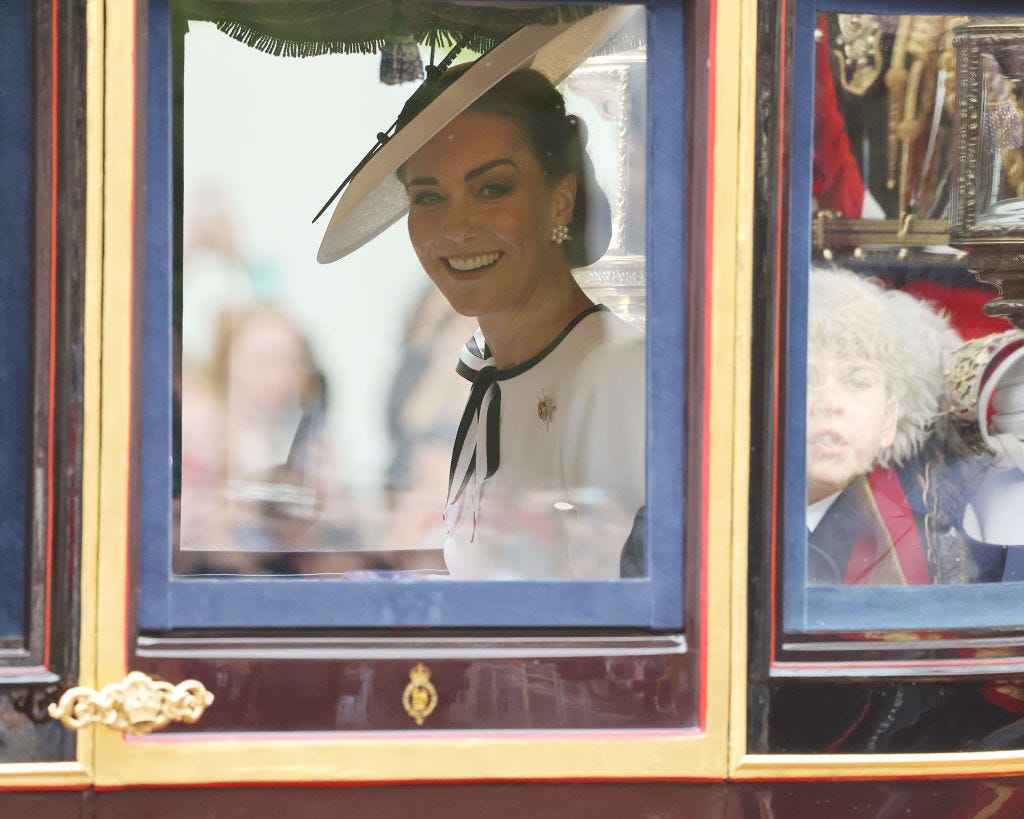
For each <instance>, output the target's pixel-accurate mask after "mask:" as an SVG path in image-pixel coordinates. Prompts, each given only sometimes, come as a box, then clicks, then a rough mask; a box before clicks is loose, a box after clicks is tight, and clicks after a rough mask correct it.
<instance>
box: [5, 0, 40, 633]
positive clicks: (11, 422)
mask: <svg viewBox="0 0 1024 819" xmlns="http://www.w3.org/2000/svg"><path fill="white" fill-rule="evenodd" d="M0 32H2V33H3V35H4V36H3V48H2V49H0V82H2V85H0V179H3V180H4V182H3V185H2V186H0V224H2V225H3V230H2V231H0V293H2V294H3V320H2V321H0V351H2V354H0V474H2V475H4V476H5V478H6V480H4V481H2V482H0V563H2V565H3V567H4V570H3V572H2V573H0V638H5V639H10V638H14V639H19V638H20V639H22V640H24V639H25V636H26V635H25V626H26V623H25V608H26V584H27V565H28V551H29V548H30V545H29V531H28V520H29V515H30V514H31V512H30V508H29V488H30V486H31V480H30V477H29V476H30V470H29V459H30V452H31V447H32V348H33V342H32V316H33V291H32V283H33V281H34V280H35V276H34V275H33V272H32V267H31V266H32V237H33V222H32V207H31V203H32V174H33V164H32V159H33V141H32V139H33V115H32V109H33V104H34V96H35V95H34V88H35V83H34V79H33V72H32V44H33V40H34V27H33V8H32V4H30V3H0Z"/></svg>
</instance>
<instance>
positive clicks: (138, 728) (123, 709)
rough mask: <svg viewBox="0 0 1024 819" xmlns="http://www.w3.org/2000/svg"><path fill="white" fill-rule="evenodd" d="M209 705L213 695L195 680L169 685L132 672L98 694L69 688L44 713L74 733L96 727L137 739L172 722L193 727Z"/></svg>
mask: <svg viewBox="0 0 1024 819" xmlns="http://www.w3.org/2000/svg"><path fill="white" fill-rule="evenodd" d="M212 702H213V694H211V693H210V692H209V691H208V690H207V689H206V686H204V685H203V684H202V683H201V682H199V681H198V680H185V681H184V682H181V683H178V684H177V685H171V684H170V683H169V682H164V681H163V680H154V679H153V678H152V677H150V676H148V675H146V674H143V673H142V672H141V671H132V672H129V674H128V676H127V677H125V678H124V679H123V680H122V681H121V682H119V683H112V684H110V685H106V686H104V687H103V689H102V690H100V691H96V690H94V689H92V688H86V687H85V686H76V687H74V688H69V689H68V690H67V691H65V692H64V694H63V695H62V696H61V698H60V701H59V702H55V703H50V707H49V708H48V709H47V711H48V713H49V714H50V716H51V717H53V718H54V719H58V720H60V721H61V723H63V724H64V726H65V727H67V728H70V729H71V730H73V731H77V730H78V729H79V728H84V727H85V726H87V725H91V724H93V723H97V724H99V725H106V726H107V727H108V728H111V729H113V730H115V731H127V732H128V733H129V734H133V735H136V736H137V735H139V734H147V733H149V732H150V731H155V730H156V729H158V728H163V727H164V726H165V725H168V724H170V723H172V722H186V723H193V722H195V721H196V720H198V719H199V718H200V717H201V716H202V715H203V712H204V711H205V710H206V709H207V707H208V706H209V705H210V704H211V703H212Z"/></svg>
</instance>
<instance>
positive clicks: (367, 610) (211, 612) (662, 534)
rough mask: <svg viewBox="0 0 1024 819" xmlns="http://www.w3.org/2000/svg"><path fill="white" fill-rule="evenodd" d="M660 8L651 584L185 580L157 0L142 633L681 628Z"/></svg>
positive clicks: (679, 427) (153, 12)
mask: <svg viewBox="0 0 1024 819" xmlns="http://www.w3.org/2000/svg"><path fill="white" fill-rule="evenodd" d="M648 8H649V19H648V28H649V39H648V59H649V62H648V65H649V77H648V96H649V98H650V99H656V100H658V105H652V106H650V112H649V122H648V140H649V143H648V144H649V151H650V153H649V162H648V168H649V169H653V168H657V169H658V173H653V172H650V171H649V172H648V198H647V210H648V214H649V217H650V218H649V219H648V227H647V230H648V238H647V242H648V244H647V247H648V294H649V295H648V300H647V301H648V321H647V323H648V330H649V331H648V336H647V360H648V379H647V487H648V488H647V506H648V510H649V512H648V516H647V518H648V523H647V526H648V529H647V543H648V549H647V561H648V578H642V579H624V580H608V581H537V582H525V581H482V582H481V581H454V580H452V581H449V580H445V581H438V582H430V581H423V580H417V581H410V582H403V581H400V580H397V579H395V580H363V579H360V580H343V579H329V578H324V579H310V578H293V577H218V578H209V577H184V576H176V575H174V573H173V572H172V569H171V548H170V543H171V510H170V503H169V499H170V497H171V469H170V466H169V465H170V462H171V457H172V454H173V449H172V446H171V423H172V418H171V399H172V396H171V372H172V362H171V309H172V294H171V265H172V248H173V244H172V242H173V237H172V224H173V221H172V216H173V214H172V210H171V207H172V206H171V203H172V196H171V191H172V179H173V177H172V151H173V145H172V136H171V134H172V130H171V121H170V116H171V111H172V105H171V79H172V78H171V73H170V65H171V55H170V43H171V37H170V10H169V0H150V5H149V28H148V56H147V66H148V71H147V75H146V76H147V87H146V93H147V111H148V114H147V125H146V140H147V143H146V151H147V157H146V173H147V184H146V202H145V208H146V211H145V224H146V252H145V271H144V274H145V275H144V276H143V277H141V278H140V280H141V281H143V282H144V285H145V295H144V301H145V306H144V313H145V314H144V318H143V321H144V324H145V330H144V337H145V343H144V348H145V349H144V353H143V364H142V368H141V372H142V378H143V389H142V391H141V394H142V395H144V396H145V400H144V401H143V404H142V407H141V412H142V428H143V435H142V444H141V447H142V451H141V478H140V480H141V486H140V492H141V503H140V509H141V512H140V515H141V520H140V538H141V548H140V586H141V588H140V594H139V624H140V627H141V628H142V629H143V630H158V631H164V630H170V629H176V628H224V627H247V628H278V627H394V626H410V627H421V626H437V627H440V626H448V627H473V626H475V627H504V628H508V627H587V628H590V627H608V628H612V627H617V628H622V627H639V628H644V629H655V630H673V631H680V630H681V629H682V623H683V501H684V463H685V455H686V451H685V441H684V436H683V429H684V426H683V422H684V409H683V408H684V407H685V401H684V396H685V394H686V393H685V385H684V377H685V361H686V357H685V356H684V355H683V350H684V339H685V334H686V327H685V321H684V316H685V312H686V311H685V300H684V284H685V283H684V277H683V271H682V270H681V261H680V260H682V259H685V258H686V255H685V253H684V251H685V236H684V235H683V223H684V220H683V219H682V218H681V216H682V213H683V208H684V203H685V198H686V197H685V191H686V180H685V178H684V162H683V157H684V154H683V151H684V145H683V139H682V138H681V135H682V134H683V133H684V99H683V94H682V89H683V88H684V87H685V83H684V79H685V78H684V77H683V64H684V61H683V47H682V44H683V19H684V14H683V7H682V3H681V2H679V0H652V2H651V3H649V6H648ZM667 169H672V172H668V171H667ZM310 252H312V249H311V251H310ZM654 396H657V400H655V398H654ZM654 442H657V446H655V445H654Z"/></svg>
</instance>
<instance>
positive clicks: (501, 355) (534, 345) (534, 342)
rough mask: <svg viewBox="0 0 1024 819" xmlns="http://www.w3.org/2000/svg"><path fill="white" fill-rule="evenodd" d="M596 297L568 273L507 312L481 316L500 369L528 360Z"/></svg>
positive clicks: (481, 324)
mask: <svg viewBox="0 0 1024 819" xmlns="http://www.w3.org/2000/svg"><path fill="white" fill-rule="evenodd" d="M593 304H594V302H593V301H591V300H590V298H589V297H588V296H587V295H586V294H585V293H584V292H583V291H582V290H581V289H580V286H579V285H578V284H577V283H576V280H575V279H574V278H572V275H571V274H569V275H567V276H565V277H564V278H561V277H560V278H559V279H558V285H557V286H555V287H552V288H550V289H548V290H546V291H545V292H544V293H542V294H541V293H539V294H537V297H536V298H534V299H531V301H530V303H529V304H527V305H524V306H523V307H521V308H519V309H516V310H512V311H509V312H507V313H494V314H491V315H486V316H479V317H478V320H479V322H480V329H481V330H483V333H484V338H485V339H486V340H487V347H488V350H489V351H490V353H491V355H492V356H493V357H494V360H495V363H496V364H497V366H498V369H500V370H507V369H509V368H511V367H515V366H518V365H519V364H522V363H523V362H525V361H529V360H530V359H531V358H533V357H534V356H535V355H537V354H538V353H539V352H540V351H541V350H543V349H544V348H545V347H547V346H548V345H549V344H550V343H551V342H552V341H554V340H555V338H557V337H558V334H559V333H561V332H562V331H563V330H564V329H565V328H566V326H567V325H568V324H569V322H570V321H572V320H573V319H574V318H576V316H578V315H579V314H580V313H582V312H583V311H584V310H586V309H587V308H588V307H592V306H593Z"/></svg>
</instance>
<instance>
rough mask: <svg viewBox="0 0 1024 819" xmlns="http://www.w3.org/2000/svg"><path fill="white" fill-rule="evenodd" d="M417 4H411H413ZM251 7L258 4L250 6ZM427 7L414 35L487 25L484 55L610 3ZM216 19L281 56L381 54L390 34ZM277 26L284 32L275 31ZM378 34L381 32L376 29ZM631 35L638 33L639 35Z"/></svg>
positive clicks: (458, 33) (478, 45)
mask: <svg viewBox="0 0 1024 819" xmlns="http://www.w3.org/2000/svg"><path fill="white" fill-rule="evenodd" d="M413 5H414V4H406V7H407V8H409V7H410V6H413ZM250 8H254V7H252V6H250ZM424 8H429V9H430V12H429V15H428V14H427V13H426V12H424V13H423V14H422V16H424V17H426V16H429V17H430V18H431V19H430V20H420V21H418V22H419V23H420V25H417V24H416V23H414V24H413V26H414V37H415V38H416V41H417V42H418V43H420V44H421V45H430V44H431V43H432V42H433V43H434V44H435V45H436V46H438V47H439V48H442V49H443V48H449V47H451V46H452V45H453V44H454V43H455V42H456V41H458V40H459V39H461V37H462V36H464V34H465V33H466V32H467V31H469V30H470V29H471V28H477V27H479V26H480V25H482V26H483V27H484V28H485V29H487V30H485V31H482V32H479V33H477V34H475V35H474V36H472V37H471V38H470V39H469V41H468V43H467V44H466V48H467V49H468V50H470V51H475V52H476V53H478V54H483V53H485V52H487V51H490V50H491V49H492V48H493V47H494V46H496V45H497V44H498V43H500V42H501V41H502V40H504V39H505V38H506V37H508V36H509V35H510V34H512V33H513V32H514V31H516V30H517V29H519V28H521V27H522V26H524V25H529V24H531V23H544V24H554V23H559V22H572V21H575V20H579V19H582V18H583V17H586V16H587V15H589V14H592V13H593V12H594V11H597V10H598V9H601V8H604V6H600V5H564V6H538V7H537V8H535V9H529V10H523V9H521V8H519V9H507V10H502V9H500V8H497V7H495V8H487V9H486V10H485V13H486V19H485V20H484V22H483V23H482V24H481V23H478V22H477V20H478V19H479V18H480V17H481V16H482V15H481V14H480V12H481V9H480V8H479V7H477V8H476V12H477V13H476V14H475V15H474V14H473V13H472V10H473V7H467V6H457V5H454V4H452V5H449V4H442V3H437V4H435V3H430V4H422V5H420V6H419V9H420V10H422V9H424ZM409 10H410V14H409V16H410V17H413V16H414V13H413V9H412V8H410V9H409ZM202 16H203V17H204V18H205V19H210V18H209V17H207V16H206V15H202ZM213 22H215V24H216V26H217V28H218V29H219V30H220V31H222V32H224V33H225V34H227V35H228V36H229V37H231V38H232V39H233V40H237V41H238V42H240V43H243V44H244V45H246V46H248V47H249V48H254V49H256V50H257V51H261V52H263V53H265V54H271V55H273V56H275V57H318V56H321V55H324V54H376V53H379V52H380V50H381V49H382V48H383V47H384V44H385V42H386V39H387V33H388V32H387V27H386V25H383V26H381V27H378V31H379V36H366V35H365V34H363V35H357V37H356V38H353V39H347V38H345V37H344V36H341V35H340V34H339V36H335V37H333V38H325V39H313V38H307V37H305V36H302V37H299V36H296V34H295V33H294V32H289V33H287V34H286V33H283V32H282V31H281V29H286V28H289V26H288V25H287V24H285V25H283V26H282V25H281V24H280V22H278V23H277V24H275V23H274V22H266V23H263V22H260V21H255V20H249V21H242V20H237V19H236V20H224V19H220V20H213ZM423 23H429V25H428V26H426V27H424V26H423ZM275 28H276V29H278V31H274V29H275ZM364 31H365V28H364ZM373 33H374V34H376V32H373ZM630 39H637V38H635V37H633V38H630ZM615 42H616V48H615V49H614V50H622V48H623V46H621V45H618V42H619V39H618V38H616V40H615ZM626 47H632V46H626ZM602 51H606V49H602Z"/></svg>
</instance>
